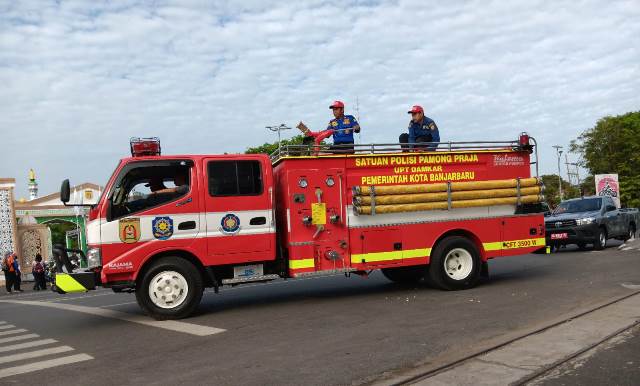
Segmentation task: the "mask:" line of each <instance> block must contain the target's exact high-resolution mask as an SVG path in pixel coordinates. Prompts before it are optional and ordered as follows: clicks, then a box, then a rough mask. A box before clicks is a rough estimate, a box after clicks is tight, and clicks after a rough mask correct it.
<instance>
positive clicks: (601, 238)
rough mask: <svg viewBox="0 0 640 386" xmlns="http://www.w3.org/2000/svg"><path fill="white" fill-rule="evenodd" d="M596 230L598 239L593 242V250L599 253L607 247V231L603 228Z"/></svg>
mask: <svg viewBox="0 0 640 386" xmlns="http://www.w3.org/2000/svg"><path fill="white" fill-rule="evenodd" d="M598 229H599V230H598V238H597V239H596V240H595V241H594V242H593V249H595V250H596V251H601V250H603V249H604V247H606V246H607V231H606V230H605V229H604V228H598Z"/></svg>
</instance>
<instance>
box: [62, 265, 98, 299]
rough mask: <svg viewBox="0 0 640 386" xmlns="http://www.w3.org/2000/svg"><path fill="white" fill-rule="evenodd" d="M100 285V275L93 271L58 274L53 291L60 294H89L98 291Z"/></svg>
mask: <svg viewBox="0 0 640 386" xmlns="http://www.w3.org/2000/svg"><path fill="white" fill-rule="evenodd" d="M99 283H100V280H99V277H98V274H97V273H96V272H93V271H88V272H74V273H56V275H55V276H54V279H53V284H54V285H53V286H52V287H51V289H52V290H53V291H55V292H57V293H59V294H70V293H78V292H87V291H91V290H94V289H96V285H98V284H99Z"/></svg>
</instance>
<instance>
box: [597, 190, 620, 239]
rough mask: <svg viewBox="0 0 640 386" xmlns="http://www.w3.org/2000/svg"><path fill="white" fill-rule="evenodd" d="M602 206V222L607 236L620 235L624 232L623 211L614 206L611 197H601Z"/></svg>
mask: <svg viewBox="0 0 640 386" xmlns="http://www.w3.org/2000/svg"><path fill="white" fill-rule="evenodd" d="M602 206H603V207H604V214H603V216H604V222H605V224H606V226H607V232H608V236H607V237H609V238H611V237H616V236H620V235H622V234H624V233H626V229H625V228H626V224H625V221H624V220H625V217H624V215H623V213H622V212H621V211H620V210H619V209H618V208H617V207H616V204H615V202H614V201H613V199H611V197H608V196H603V197H602Z"/></svg>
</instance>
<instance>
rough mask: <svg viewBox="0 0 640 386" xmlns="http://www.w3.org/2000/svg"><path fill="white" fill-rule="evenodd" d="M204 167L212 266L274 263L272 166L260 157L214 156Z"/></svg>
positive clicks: (207, 160)
mask: <svg viewBox="0 0 640 386" xmlns="http://www.w3.org/2000/svg"><path fill="white" fill-rule="evenodd" d="M204 162H205V165H204V168H203V169H204V170H205V171H206V175H207V177H206V184H207V187H206V189H204V204H205V210H206V223H207V251H208V256H209V263H210V264H233V263H238V262H248V261H261V260H273V259H274V258H275V253H274V251H275V223H274V221H275V220H274V216H273V205H272V202H273V188H272V186H273V185H272V173H271V164H270V163H269V162H268V160H267V159H266V158H264V157H261V156H255V155H254V156H252V155H247V156H246V157H241V156H240V157H233V159H230V157H223V156H221V157H210V158H206V159H205V160H204Z"/></svg>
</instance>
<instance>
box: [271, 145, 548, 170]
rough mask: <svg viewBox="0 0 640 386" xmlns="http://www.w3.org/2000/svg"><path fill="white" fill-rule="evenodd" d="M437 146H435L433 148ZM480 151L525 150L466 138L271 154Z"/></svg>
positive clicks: (274, 158)
mask: <svg viewBox="0 0 640 386" xmlns="http://www.w3.org/2000/svg"><path fill="white" fill-rule="evenodd" d="M529 139H530V140H531V141H532V142H533V145H532V147H533V154H534V160H533V161H531V165H535V169H536V177H537V176H539V173H538V146H537V142H536V140H535V138H533V137H529ZM433 147H436V148H435V149H432V148H433ZM460 150H466V151H477V150H525V149H524V148H523V147H522V146H521V145H520V143H519V141H518V140H514V141H465V142H453V141H449V142H427V143H421V144H407V143H402V144H401V143H370V144H352V145H351V144H349V145H328V144H320V145H315V144H300V145H283V146H281V147H280V148H278V149H277V150H276V151H274V152H273V153H271V154H270V155H269V156H270V157H271V163H274V164H275V163H276V162H278V161H279V160H281V159H283V158H287V157H300V156H322V155H345V156H347V155H367V154H382V153H384V154H388V153H392V154H393V153H402V154H408V153H413V152H415V153H422V152H430V153H433V152H449V151H460Z"/></svg>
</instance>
